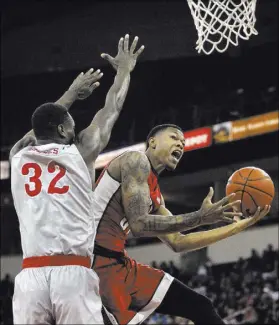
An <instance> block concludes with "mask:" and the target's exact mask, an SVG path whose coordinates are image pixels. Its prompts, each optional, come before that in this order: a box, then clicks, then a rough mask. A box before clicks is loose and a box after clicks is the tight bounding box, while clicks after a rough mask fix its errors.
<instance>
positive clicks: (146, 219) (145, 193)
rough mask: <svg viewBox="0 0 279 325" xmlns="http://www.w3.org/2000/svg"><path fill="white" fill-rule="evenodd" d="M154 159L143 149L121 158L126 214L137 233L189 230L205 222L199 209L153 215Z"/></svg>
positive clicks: (154, 233)
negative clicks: (151, 180) (151, 183)
mask: <svg viewBox="0 0 279 325" xmlns="http://www.w3.org/2000/svg"><path fill="white" fill-rule="evenodd" d="M149 173H150V163H149V161H148V159H147V157H146V156H145V155H144V154H142V153H140V152H133V153H127V154H126V155H125V156H123V157H122V161H121V179H122V200H123V205H124V209H125V213H126V217H127V219H128V222H129V224H130V227H131V229H132V231H133V233H134V234H135V235H136V236H150V237H156V236H158V235H160V234H161V235H163V234H168V233H173V232H177V231H185V230H188V229H192V228H195V227H197V226H199V225H200V224H201V215H200V213H199V212H198V211H196V212H192V213H187V214H181V215H176V216H163V215H151V214H149V213H148V211H149V207H150V203H151V201H150V193H149V186H148V183H147V179H148V176H149Z"/></svg>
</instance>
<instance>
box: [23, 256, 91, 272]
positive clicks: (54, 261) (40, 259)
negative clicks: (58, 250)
mask: <svg viewBox="0 0 279 325" xmlns="http://www.w3.org/2000/svg"><path fill="white" fill-rule="evenodd" d="M65 265H79V266H84V267H87V268H90V267H91V260H90V257H86V256H78V255H51V256H33V257H27V258H25V259H23V262H22V268H23V269H26V268H29V267H44V266H65Z"/></svg>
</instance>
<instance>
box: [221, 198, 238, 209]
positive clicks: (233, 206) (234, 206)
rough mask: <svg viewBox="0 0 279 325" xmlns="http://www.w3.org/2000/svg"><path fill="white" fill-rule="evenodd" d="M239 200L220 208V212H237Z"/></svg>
mask: <svg viewBox="0 0 279 325" xmlns="http://www.w3.org/2000/svg"><path fill="white" fill-rule="evenodd" d="M240 204H241V200H237V201H233V202H231V203H229V204H226V205H224V206H223V207H222V211H225V210H229V209H233V210H234V211H239V208H240Z"/></svg>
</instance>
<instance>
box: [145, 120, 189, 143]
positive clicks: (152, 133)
mask: <svg viewBox="0 0 279 325" xmlns="http://www.w3.org/2000/svg"><path fill="white" fill-rule="evenodd" d="M168 128H174V129H177V130H179V131H181V132H182V133H183V130H182V129H181V127H179V126H177V125H175V124H160V125H157V126H155V127H154V128H153V129H152V130H151V131H150V132H149V134H148V136H147V138H146V148H148V147H149V139H150V138H152V137H154V136H155V135H156V134H157V133H159V132H161V131H162V130H165V129H168Z"/></svg>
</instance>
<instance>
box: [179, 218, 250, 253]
mask: <svg viewBox="0 0 279 325" xmlns="http://www.w3.org/2000/svg"><path fill="white" fill-rule="evenodd" d="M250 225H251V222H250V220H245V219H244V220H241V221H238V222H236V223H233V224H230V225H227V226H223V227H219V228H216V229H212V230H208V231H200V232H195V233H191V234H187V235H182V234H180V236H179V237H178V239H177V240H176V243H174V245H175V251H176V252H183V251H194V250H197V249H201V248H204V247H207V246H209V245H211V244H214V243H217V242H218V241H220V240H223V239H225V238H228V237H231V236H233V235H236V234H238V233H240V232H241V231H242V230H244V229H245V228H247V227H249V226H250Z"/></svg>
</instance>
